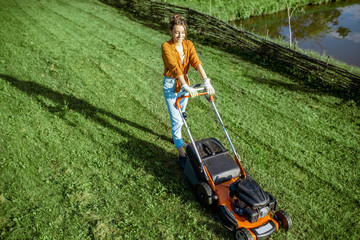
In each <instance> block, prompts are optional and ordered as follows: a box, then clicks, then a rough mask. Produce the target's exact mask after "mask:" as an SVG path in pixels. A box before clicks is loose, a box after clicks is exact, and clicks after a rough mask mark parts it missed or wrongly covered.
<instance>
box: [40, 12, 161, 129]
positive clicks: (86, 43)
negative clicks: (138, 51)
mask: <svg viewBox="0 0 360 240" xmlns="http://www.w3.org/2000/svg"><path fill="white" fill-rule="evenodd" d="M44 21H45V19H41V20H40V22H44ZM58 22H61V21H59V20H55V21H54V22H50V23H51V24H48V25H47V26H48V27H49V26H51V27H55V26H56V25H55V24H56V23H58ZM45 27H46V26H44V28H45ZM56 29H60V26H57V28H56ZM66 30H67V28H65V31H66ZM50 31H51V29H50ZM80 31H84V30H80ZM85 36H86V37H85ZM94 41H95V42H96V41H99V39H98V38H97V36H93V35H91V34H88V32H87V31H85V32H84V38H82V42H78V43H77V45H75V46H74V47H75V48H76V47H80V46H81V47H82V48H84V49H87V50H88V51H91V46H90V45H91V44H92V42H94ZM102 43H103V41H101V42H100V44H101V45H102ZM100 48H101V49H103V51H102V53H101V55H103V56H104V57H105V59H103V57H102V58H101V59H100V60H99V61H100V64H99V66H98V67H99V68H100V69H101V70H102V72H104V73H105V76H104V77H106V78H107V79H108V80H110V81H111V80H112V81H113V82H117V81H116V79H115V78H116V77H118V76H121V77H122V79H121V80H127V81H128V82H127V83H126V84H127V85H128V86H129V87H128V86H127V85H123V86H117V88H118V89H121V91H124V90H123V89H125V90H126V89H129V88H130V89H129V90H128V91H127V92H125V93H122V94H125V95H127V96H128V98H130V99H131V98H133V97H132V95H130V94H129V92H131V90H132V89H131V88H134V87H135V88H136V89H139V87H140V86H143V85H144V84H143V82H144V81H145V80H144V79H134V80H133V81H131V79H132V78H133V76H128V78H129V79H126V77H127V76H123V74H121V73H119V72H117V71H116V69H121V68H123V67H124V66H126V68H129V69H131V68H133V67H132V65H133V66H134V68H135V66H138V65H139V64H138V63H137V62H136V61H138V60H137V59H136V57H133V56H131V55H128V56H131V58H130V59H133V60H135V62H134V63H131V61H129V60H130V59H129V57H128V56H126V57H124V55H123V54H122V55H120V56H116V55H115V54H114V53H113V52H112V50H109V52H108V51H106V50H107V49H109V47H108V46H106V44H105V45H104V46H103V47H100ZM116 53H119V52H118V51H117V52H116ZM94 55H95V54H94ZM111 57H112V58H111ZM122 59H127V60H126V64H125V62H124V63H123V64H121V62H120V61H124V60H122ZM118 60H119V61H118ZM102 62H105V63H104V64H103V63H102ZM111 62H113V64H116V66H114V65H113V66H111V65H110V66H109V63H111ZM115 62H117V63H115ZM119 62H120V63H119ZM90 64H91V63H90ZM93 64H96V62H95V63H93ZM105 66H106V67H105ZM69 67H70V68H72V66H69ZM106 68H109V69H110V71H112V72H111V74H112V76H113V77H111V76H110V75H109V74H108V73H107V70H106ZM78 70H79V69H74V71H73V74H74V75H77V72H78ZM147 72H148V71H147ZM148 73H149V72H148ZM150 77H151V76H150ZM138 78H139V77H138ZM80 79H81V78H80ZM120 82H122V81H120ZM129 82H130V83H131V84H130V83H129ZM152 82H155V81H152ZM104 92H106V91H104ZM132 92H134V91H132ZM146 92H148V91H146ZM143 94H144V93H141V94H139V95H143ZM114 95H116V94H114ZM160 96H161V95H160ZM149 99H150V98H149ZM127 100H129V99H127ZM150 101H151V99H150ZM137 102H138V103H140V104H141V103H144V102H146V101H144V100H142V99H138V100H137ZM163 106H164V105H163V104H162V105H161V107H162V109H163ZM156 116H159V114H155V113H154V111H152V117H156ZM144 117H147V116H144ZM165 120H166V122H167V121H168V120H167V119H165ZM162 125H163V127H164V126H165V123H163V124H162Z"/></svg>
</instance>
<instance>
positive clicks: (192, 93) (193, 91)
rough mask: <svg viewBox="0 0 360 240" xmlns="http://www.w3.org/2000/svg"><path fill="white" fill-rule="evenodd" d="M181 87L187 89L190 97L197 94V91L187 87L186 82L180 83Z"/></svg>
mask: <svg viewBox="0 0 360 240" xmlns="http://www.w3.org/2000/svg"><path fill="white" fill-rule="evenodd" d="M181 89H182V90H185V91H187V92H188V93H189V94H190V96H191V97H197V96H198V92H197V91H196V90H195V89H194V88H192V87H189V85H187V84H184V85H182V86H181Z"/></svg>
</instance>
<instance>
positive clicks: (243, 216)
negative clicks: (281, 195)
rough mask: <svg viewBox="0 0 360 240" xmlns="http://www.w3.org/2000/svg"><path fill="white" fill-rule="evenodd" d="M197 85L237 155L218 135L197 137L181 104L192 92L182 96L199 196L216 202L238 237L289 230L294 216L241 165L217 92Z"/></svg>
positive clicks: (259, 238) (189, 165) (257, 238)
mask: <svg viewBox="0 0 360 240" xmlns="http://www.w3.org/2000/svg"><path fill="white" fill-rule="evenodd" d="M193 87H194V88H195V89H196V90H197V91H198V95H199V96H202V95H204V96H205V97H206V98H207V100H208V101H209V102H210V103H211V104H212V108H213V109H214V111H215V113H216V116H217V118H218V120H219V122H220V124H221V126H222V128H223V130H224V133H225V135H226V138H227V140H228V142H229V144H230V147H231V149H232V152H233V154H234V158H233V157H232V156H231V155H230V153H229V152H228V151H227V150H226V149H225V148H224V146H223V145H222V144H221V143H220V142H219V141H218V140H217V139H215V138H207V139H202V140H199V141H194V139H193V137H192V135H191V133H190V129H189V127H188V125H187V123H186V120H185V117H184V116H183V114H182V112H181V107H180V100H181V99H183V98H187V97H190V96H189V95H182V96H180V97H178V98H177V100H176V103H175V105H176V108H177V109H178V110H179V111H180V115H181V116H182V121H183V124H184V126H185V128H186V130H187V132H188V135H189V138H190V141H191V144H188V145H187V146H186V154H187V157H186V163H185V167H184V174H185V176H186V178H187V179H188V181H189V182H190V183H191V184H192V185H193V186H194V189H195V195H196V198H197V200H198V201H199V202H200V204H201V205H203V206H204V207H206V208H209V207H210V206H216V208H217V218H218V219H219V220H220V222H221V224H222V225H223V226H224V227H226V228H227V229H229V230H230V231H232V232H234V238H235V239H236V240H251V239H253V240H263V239H267V238H269V237H270V235H271V234H272V233H274V232H276V231H278V230H279V228H280V227H281V228H284V229H285V230H286V231H287V230H289V229H290V228H291V226H292V221H291V218H290V216H289V215H288V214H287V213H286V212H285V211H281V210H280V211H278V210H277V205H278V202H277V199H276V198H275V197H274V196H272V195H271V194H270V193H268V192H266V191H264V190H263V189H262V188H261V187H260V186H259V184H258V183H257V182H256V181H255V180H254V179H253V178H252V177H250V175H249V174H248V173H247V171H245V169H244V168H243V166H242V165H241V163H240V156H239V155H238V154H237V153H236V150H235V148H234V145H233V144H232V142H231V139H230V136H229V134H228V132H227V130H226V128H225V126H224V123H223V121H222V119H221V117H220V115H219V112H218V110H217V109H216V106H215V103H214V98H213V96H212V95H210V96H209V95H208V94H207V93H206V92H203V91H202V90H204V88H203V87H201V85H196V86H193Z"/></svg>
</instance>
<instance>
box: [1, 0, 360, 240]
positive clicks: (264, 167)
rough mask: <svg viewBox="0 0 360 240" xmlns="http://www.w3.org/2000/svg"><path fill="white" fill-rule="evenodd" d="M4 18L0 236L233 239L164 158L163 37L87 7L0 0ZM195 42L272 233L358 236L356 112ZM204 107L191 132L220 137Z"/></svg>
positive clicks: (99, 7)
mask: <svg viewBox="0 0 360 240" xmlns="http://www.w3.org/2000/svg"><path fill="white" fill-rule="evenodd" d="M0 19H1V20H0V21H1V22H0V23H1V27H0V102H1V105H0V119H1V121H0V153H1V155H0V178H1V179H0V180H1V181H0V212H1V214H0V238H6V239H18V238H42V239H46V238H49V239H54V238H65V239H87V238H89V239H90V238H93V237H95V238H97V239H102V238H106V237H108V238H114V237H119V238H122V239H140V238H144V239H228V238H229V236H230V235H229V233H228V232H227V231H226V230H224V229H223V228H222V227H221V226H220V224H219V223H218V222H217V221H216V219H215V217H214V214H213V213H212V212H211V211H206V210H203V209H202V208H201V207H200V206H199V205H198V204H197V203H196V201H195V200H194V198H193V195H192V192H191V190H190V186H189V184H188V183H187V182H186V181H185V180H184V177H183V175H182V173H181V171H180V169H179V167H178V166H177V165H176V163H175V161H174V159H175V158H176V154H175V151H174V149H173V146H172V145H171V143H169V141H168V140H169V136H170V128H169V124H168V115H167V111H166V107H165V104H164V102H163V97H162V90H161V79H162V70H163V69H162V62H161V57H160V45H161V43H162V42H164V41H165V40H167V39H168V38H169V36H168V35H164V34H162V33H159V32H157V31H156V30H154V29H151V28H147V27H144V26H143V25H141V24H139V23H137V22H134V21H131V20H129V19H128V18H126V17H125V16H123V15H122V14H119V13H118V12H117V11H116V10H114V9H112V8H111V7H108V6H106V5H103V4H101V3H99V2H97V1H76V2H73V1H69V0H59V1H50V2H49V1H27V2H24V1H3V0H1V1H0ZM197 50H198V53H199V55H200V57H201V59H202V60H203V62H204V66H205V69H206V70H207V72H208V75H209V76H210V77H212V78H213V83H214V87H215V89H216V90H217V94H216V102H217V106H218V108H219V111H220V112H221V113H222V116H223V120H224V122H225V123H226V124H227V125H228V126H229V128H230V129H233V130H235V131H236V133H237V134H240V135H241V136H243V137H244V138H245V139H246V140H247V141H248V142H250V143H251V144H252V146H253V148H254V152H255V154H256V158H255V159H254V163H253V167H252V168H251V173H252V175H253V177H254V178H255V179H256V180H258V181H259V182H260V184H261V185H262V186H263V187H264V188H265V189H266V190H268V191H270V192H271V193H273V195H274V196H276V197H277V198H278V200H279V205H280V208H282V209H286V210H287V211H288V212H289V213H290V215H291V216H292V218H293V222H294V229H293V230H292V231H291V232H290V233H284V232H280V233H278V234H276V235H274V238H275V239H315V238H319V237H320V238H323V239H331V238H333V239H341V238H343V239H344V238H349V236H354V239H357V238H358V237H359V236H360V232H359V231H360V230H359V229H358V228H357V229H356V225H357V223H358V222H359V220H360V218H359V196H360V195H359V194H360V192H359V190H358V189H359V187H360V186H359V177H358V172H359V170H360V166H359V162H358V156H359V154H360V147H359V144H358V142H359V139H360V137H359V126H360V118H359V113H360V111H359V108H358V107H356V106H355V104H354V103H353V102H345V101H343V100H341V99H339V98H336V97H333V96H329V95H325V94H322V93H321V92H316V91H313V90H311V89H308V88H306V87H304V86H301V85H298V84H297V83H294V82H292V81H291V80H289V79H287V78H285V77H283V76H281V75H279V74H277V73H273V72H271V71H269V70H267V69H262V68H259V67H258V66H256V65H253V64H251V63H248V62H246V61H243V60H242V59H240V58H238V57H235V56H231V55H229V54H226V53H223V52H219V51H217V50H214V49H212V48H209V47H205V46H200V45H197ZM190 75H191V77H192V78H193V79H194V81H199V77H198V76H197V75H196V73H194V71H192V72H191V73H190ZM209 111H210V110H209V106H208V105H207V104H206V102H205V101H199V100H198V101H194V102H193V103H190V105H189V109H188V112H189V114H190V119H189V125H190V126H191V127H192V131H193V134H194V136H195V137H196V138H197V139H200V138H204V137H209V136H216V137H218V136H219V138H220V139H221V141H222V142H225V140H224V137H222V135H220V133H219V131H218V128H216V126H217V125H216V121H215V120H213V119H214V118H213V116H212V115H211V114H209V116H210V120H209V118H207V119H204V118H203V114H208V113H209ZM198 113H202V114H201V116H200V114H198ZM205 125H206V126H207V127H206V131H204V126H205ZM233 138H234V139H233V140H234V142H237V145H238V146H239V147H243V149H244V151H245V153H246V154H249V153H250V150H248V148H247V147H246V145H244V144H243V143H242V141H241V140H240V139H239V138H238V137H237V136H236V135H234V134H233ZM245 165H246V166H249V165H250V164H248V162H247V163H246V164H245ZM334 223H336V224H335V225H334ZM353 234H354V235H353Z"/></svg>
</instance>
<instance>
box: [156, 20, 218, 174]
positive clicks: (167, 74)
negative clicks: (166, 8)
mask: <svg viewBox="0 0 360 240" xmlns="http://www.w3.org/2000/svg"><path fill="white" fill-rule="evenodd" d="M169 30H170V34H171V36H172V38H171V39H170V40H169V41H167V42H165V43H163V44H162V46H161V52H162V59H163V62H164V67H165V70H164V79H163V92H164V97H165V101H166V105H167V107H168V111H169V115H170V122H171V130H172V137H173V141H174V144H175V148H177V150H178V152H179V158H178V162H179V163H180V165H181V166H182V167H184V165H185V160H186V156H185V152H184V148H183V146H184V142H183V139H182V134H181V127H182V125H183V123H182V119H181V116H180V113H179V111H178V110H177V109H176V108H175V101H176V98H177V97H178V96H180V95H183V94H184V92H187V93H186V94H190V96H191V97H196V96H197V95H198V93H197V91H196V90H194V89H193V88H192V87H190V86H189V85H190V83H189V79H188V77H187V73H188V71H189V68H190V66H192V67H193V68H195V69H196V70H197V71H198V72H199V73H200V75H201V77H202V78H203V80H204V83H203V86H204V88H205V90H206V91H207V92H208V94H209V95H212V94H214V93H215V90H214V88H213V87H212V86H211V84H210V79H209V78H207V76H206V73H205V70H204V68H203V66H202V63H201V61H200V59H199V57H198V55H197V54H196V51H195V47H194V44H193V43H192V42H191V41H190V40H187V39H186V21H185V19H184V18H183V17H181V16H179V15H177V14H175V15H174V16H172V17H171V18H170V22H169ZM187 101H188V98H183V99H182V100H181V101H180V106H181V111H182V112H183V113H184V112H185V108H186V104H187Z"/></svg>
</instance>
